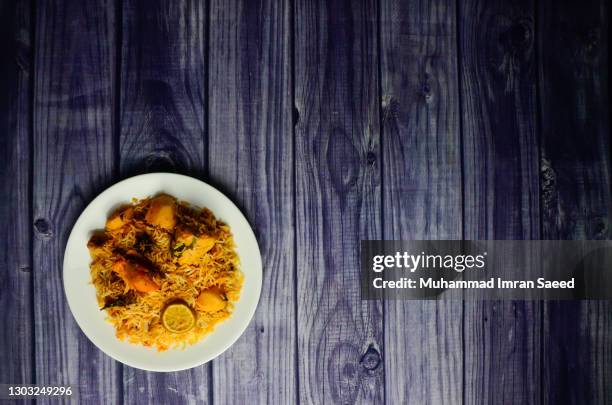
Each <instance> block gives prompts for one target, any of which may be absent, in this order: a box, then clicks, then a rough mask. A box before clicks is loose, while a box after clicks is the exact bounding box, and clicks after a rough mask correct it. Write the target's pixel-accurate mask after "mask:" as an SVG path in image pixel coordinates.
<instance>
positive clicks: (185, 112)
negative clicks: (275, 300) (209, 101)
mask: <svg viewBox="0 0 612 405" xmlns="http://www.w3.org/2000/svg"><path fill="white" fill-rule="evenodd" d="M122 6H123V7H122V41H121V104H120V117H121V121H120V133H121V136H120V140H119V145H120V147H119V150H120V167H121V176H122V177H123V176H126V177H128V176H130V175H132V174H134V173H140V172H150V171H171V172H180V173H185V174H189V175H192V176H196V177H202V175H203V173H204V172H205V162H206V158H205V143H206V132H205V126H204V119H205V116H204V101H203V100H204V79H205V74H206V68H205V64H204V61H205V56H204V41H205V37H204V32H205V31H206V27H205V23H206V17H205V5H204V3H203V2H200V1H188V0H185V1H175V2H171V3H170V2H166V1H145V0H142V1H125V2H122ZM123 383H124V398H125V401H126V402H128V403H134V402H141V401H145V402H156V403H183V402H191V403H209V399H210V398H209V397H210V367H209V365H203V366H200V367H196V368H193V369H191V370H186V371H181V372H176V373H152V372H145V371H142V370H135V369H132V368H129V367H127V366H126V367H124V378H123Z"/></svg>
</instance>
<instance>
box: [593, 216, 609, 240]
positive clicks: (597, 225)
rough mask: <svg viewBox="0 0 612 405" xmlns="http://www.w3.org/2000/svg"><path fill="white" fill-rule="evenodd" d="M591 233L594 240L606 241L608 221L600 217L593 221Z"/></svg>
mask: <svg viewBox="0 0 612 405" xmlns="http://www.w3.org/2000/svg"><path fill="white" fill-rule="evenodd" d="M593 231H594V232H595V237H594V239H608V221H607V220H606V219H605V218H602V217H599V218H595V219H593Z"/></svg>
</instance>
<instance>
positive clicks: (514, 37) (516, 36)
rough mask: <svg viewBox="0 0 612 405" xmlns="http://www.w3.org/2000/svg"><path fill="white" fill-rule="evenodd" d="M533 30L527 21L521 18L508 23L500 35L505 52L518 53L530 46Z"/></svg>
mask: <svg viewBox="0 0 612 405" xmlns="http://www.w3.org/2000/svg"><path fill="white" fill-rule="evenodd" d="M532 41H533V32H532V29H531V24H530V22H529V21H526V20H521V21H517V22H515V23H514V24H512V25H510V26H509V27H508V29H506V30H505V31H504V32H502V33H501V35H500V42H501V44H502V46H503V47H504V49H505V50H506V52H509V53H512V54H515V55H518V54H520V53H523V52H524V51H525V50H526V49H528V48H529V47H531V43H532Z"/></svg>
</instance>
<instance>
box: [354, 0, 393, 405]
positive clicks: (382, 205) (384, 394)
mask: <svg viewBox="0 0 612 405" xmlns="http://www.w3.org/2000/svg"><path fill="white" fill-rule="evenodd" d="M382 1H384V0H382ZM381 9H382V3H381V1H378V6H377V7H376V21H377V24H376V47H377V48H378V49H377V54H376V64H377V72H376V73H377V76H378V77H377V78H378V103H377V104H378V153H379V157H378V161H379V162H380V167H379V179H380V238H381V239H382V240H385V176H384V170H383V164H384V161H385V160H384V147H383V146H384V145H383V133H384V122H383V107H382V100H383V89H382V56H381V54H382V33H381V26H382V24H383V22H382V20H381V18H382V10H381ZM359 248H360V252H359V256H360V257H361V244H360V246H359ZM380 305H381V311H380V312H381V323H382V325H381V329H382V340H381V341H380V342H379V349H380V355H381V362H382V364H383V368H382V381H383V384H382V385H383V389H382V397H383V398H382V399H383V404H386V403H387V389H386V388H387V378H386V377H387V370H386V369H385V367H384V364H385V357H386V353H385V349H386V347H385V342H386V338H387V336H386V328H385V325H386V322H387V319H386V311H385V308H386V306H387V305H386V302H385V300H384V298H382V299H381V302H380Z"/></svg>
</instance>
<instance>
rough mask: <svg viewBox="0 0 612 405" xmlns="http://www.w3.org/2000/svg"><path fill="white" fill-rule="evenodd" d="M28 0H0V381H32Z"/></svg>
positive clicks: (29, 34) (29, 37)
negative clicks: (0, 58) (0, 50)
mask: <svg viewBox="0 0 612 405" xmlns="http://www.w3.org/2000/svg"><path fill="white" fill-rule="evenodd" d="M30 13H31V4H30V2H29V1H4V2H2V3H0V49H2V50H3V53H4V56H3V58H2V61H1V62H0V142H1V143H2V145H3V146H2V148H1V150H0V177H1V178H2V182H1V183H0V195H2V198H1V199H0V223H2V224H3V226H2V230H1V231H0V240H1V241H2V248H0V308H2V312H1V314H0V325H2V330H1V331H0V347H1V348H2V350H1V352H2V356H1V361H2V364H4V365H5V366H3V367H1V368H0V381H1V382H3V383H17V384H19V383H21V384H24V383H33V382H34V370H33V367H32V366H33V361H34V357H33V354H34V339H33V338H32V337H33V335H34V323H33V321H32V271H31V269H32V262H31V261H32V256H31V245H30V243H31V238H32V222H31V215H32V213H31V208H32V204H31V199H30V173H31V172H30V170H31V156H30V151H31V145H30V144H31V131H32V124H31V118H32V112H31V103H30V102H31V98H30V97H31V75H30V70H31V69H32V68H33V63H32V28H31V27H32V26H31V21H30Z"/></svg>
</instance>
